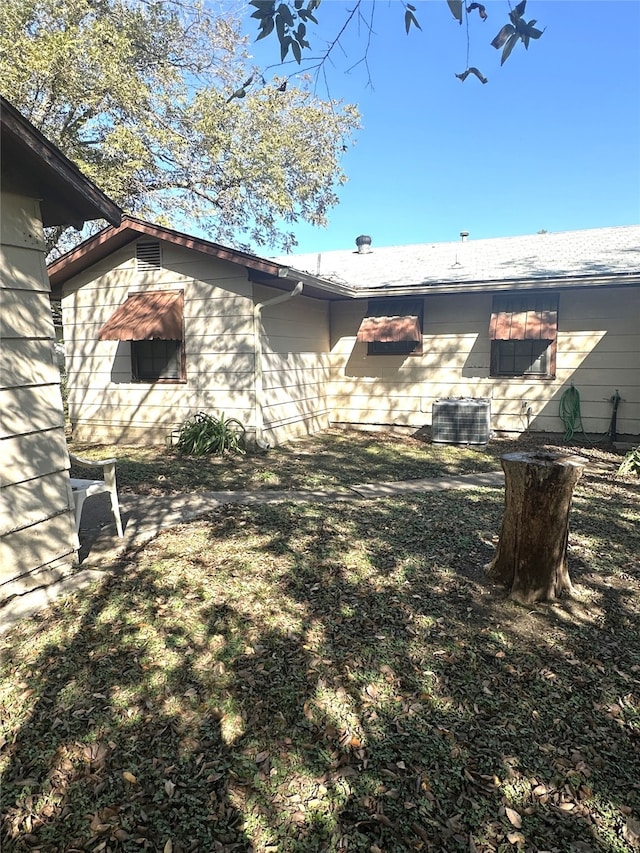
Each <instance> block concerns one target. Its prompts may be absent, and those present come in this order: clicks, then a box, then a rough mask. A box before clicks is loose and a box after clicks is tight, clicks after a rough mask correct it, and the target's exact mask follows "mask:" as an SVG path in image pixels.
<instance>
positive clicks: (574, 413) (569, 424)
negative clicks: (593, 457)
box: [560, 385, 620, 444]
mask: <svg viewBox="0 0 640 853" xmlns="http://www.w3.org/2000/svg"><path fill="white" fill-rule="evenodd" d="M611 402H612V403H613V412H612V414H611V421H610V423H609V429H608V430H607V431H606V433H605V434H604V435H603V436H602V438H599V439H598V440H597V441H595V442H593V441H592V442H589V443H590V444H598V443H599V442H601V441H606V440H607V439H611V441H615V440H616V417H617V412H618V404H619V403H620V393H619V392H618V389H616V393H615V394H614V395H613V397H612V398H611ZM560 420H561V421H562V423H563V424H564V440H565V441H571V440H572V439H573V438H574V436H575V434H576V433H577V432H579V433H581V434H582V437H583V438H584V439H585V440H586V441H589V439H588V438H587V435H586V433H585V431H584V425H583V423H582V413H581V411H580V392H579V391H578V389H577V388H576V387H575V386H574V385H571V387H570V388H567V390H566V391H565V392H564V393H563V394H562V397H560Z"/></svg>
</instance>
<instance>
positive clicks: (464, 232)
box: [460, 231, 469, 243]
mask: <svg viewBox="0 0 640 853" xmlns="http://www.w3.org/2000/svg"><path fill="white" fill-rule="evenodd" d="M468 236H469V232H468V231H461V232H460V239H461V240H462V242H463V243H465V242H466V240H467V237H468Z"/></svg>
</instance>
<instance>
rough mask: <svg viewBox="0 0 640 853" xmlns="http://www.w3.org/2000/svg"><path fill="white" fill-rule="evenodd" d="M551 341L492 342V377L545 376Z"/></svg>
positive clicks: (547, 371) (547, 370) (547, 369)
mask: <svg viewBox="0 0 640 853" xmlns="http://www.w3.org/2000/svg"><path fill="white" fill-rule="evenodd" d="M550 345H551V341H538V340H530V339H527V340H524V341H492V343H491V346H492V355H493V359H492V362H493V370H492V375H493V376H547V375H548V374H549V348H550Z"/></svg>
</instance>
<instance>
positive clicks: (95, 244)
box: [48, 216, 341, 299]
mask: <svg viewBox="0 0 640 853" xmlns="http://www.w3.org/2000/svg"><path fill="white" fill-rule="evenodd" d="M141 236H144V237H151V238H153V239H157V240H164V241H169V242H171V243H173V244H174V245H179V246H182V247H183V248H186V249H192V250H193V251H197V252H200V253H201V254H204V255H208V256H209V257H215V258H216V259H218V260H222V261H228V262H229V263H233V264H239V265H241V266H244V267H245V268H246V269H247V270H248V271H249V273H250V278H252V280H256V281H261V282H262V283H265V284H267V283H268V284H269V285H274V284H275V285H276V286H278V282H283V283H284V282H285V281H288V282H298V281H302V282H303V283H304V284H305V285H307V286H310V287H314V288H318V289H319V290H321V291H324V290H326V291H327V292H334V290H335V292H338V293H340V292H341V288H339V287H338V289H337V290H336V288H335V287H334V285H333V283H332V282H328V281H324V280H323V279H320V278H318V277H316V276H312V275H309V274H308V273H304V272H301V271H299V270H294V269H291V268H290V267H287V266H285V265H283V264H278V263H276V262H275V261H268V260H266V259H265V258H260V257H259V256H258V255H252V254H250V253H249V252H243V251H241V250H240V249H231V248H229V247H227V246H222V245H221V244H219V243H213V242H211V241H209V240H204V239H200V238H198V237H192V236H190V235H188V234H183V233H181V232H179V231H174V230H173V229H170V228H165V227H164V226H161V225H154V224H153V223H150V222H144V221H143V220H141V219H136V218H134V217H132V216H123V217H122V221H121V223H120V224H119V225H118V226H117V227H108V228H104V229H103V230H102V231H100V232H98V233H97V234H95V235H94V236H93V237H90V238H89V239H88V240H85V241H84V242H83V243H81V244H80V245H79V246H76V247H75V248H74V249H71V250H70V251H69V252H67V253H66V254H64V255H61V256H60V257H59V258H56V260H54V261H52V262H51V263H50V264H49V267H48V272H49V280H50V282H51V290H52V294H53V297H54V299H55V298H58V299H59V298H60V296H61V293H62V286H63V285H64V284H65V282H67V281H68V280H69V279H71V278H73V277H74V276H76V275H78V274H79V273H81V272H82V271H83V270H85V269H87V268H88V267H90V266H92V265H93V264H95V263H97V262H98V261H100V260H101V259H102V258H104V257H106V256H107V255H109V254H111V253H112V252H113V251H115V250H116V249H119V248H121V247H122V246H125V245H127V243H131V242H133V241H134V240H137V239H138V238H139V237H141Z"/></svg>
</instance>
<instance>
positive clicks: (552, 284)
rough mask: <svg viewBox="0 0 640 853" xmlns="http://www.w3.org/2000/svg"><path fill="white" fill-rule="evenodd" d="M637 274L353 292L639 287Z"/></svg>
mask: <svg viewBox="0 0 640 853" xmlns="http://www.w3.org/2000/svg"><path fill="white" fill-rule="evenodd" d="M639 286H640V275H636V274H632V273H623V274H622V275H619V276H616V275H611V276H599V277H598V278H592V277H589V278H588V279H585V280H583V279H568V278H560V279H515V280H511V281H499V282H496V281H477V282H456V283H453V284H423V283H420V284H413V285H403V286H398V287H395V286H392V285H391V286H389V285H387V286H382V287H378V288H362V289H358V290H355V291H353V290H352V294H351V295H353V296H356V297H357V298H358V299H374V298H376V297H385V296H429V295H430V294H432V293H438V294H453V295H455V294H467V293H500V292H501V291H507V290H516V291H523V292H527V291H530V290H582V289H594V288H600V287H639Z"/></svg>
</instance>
